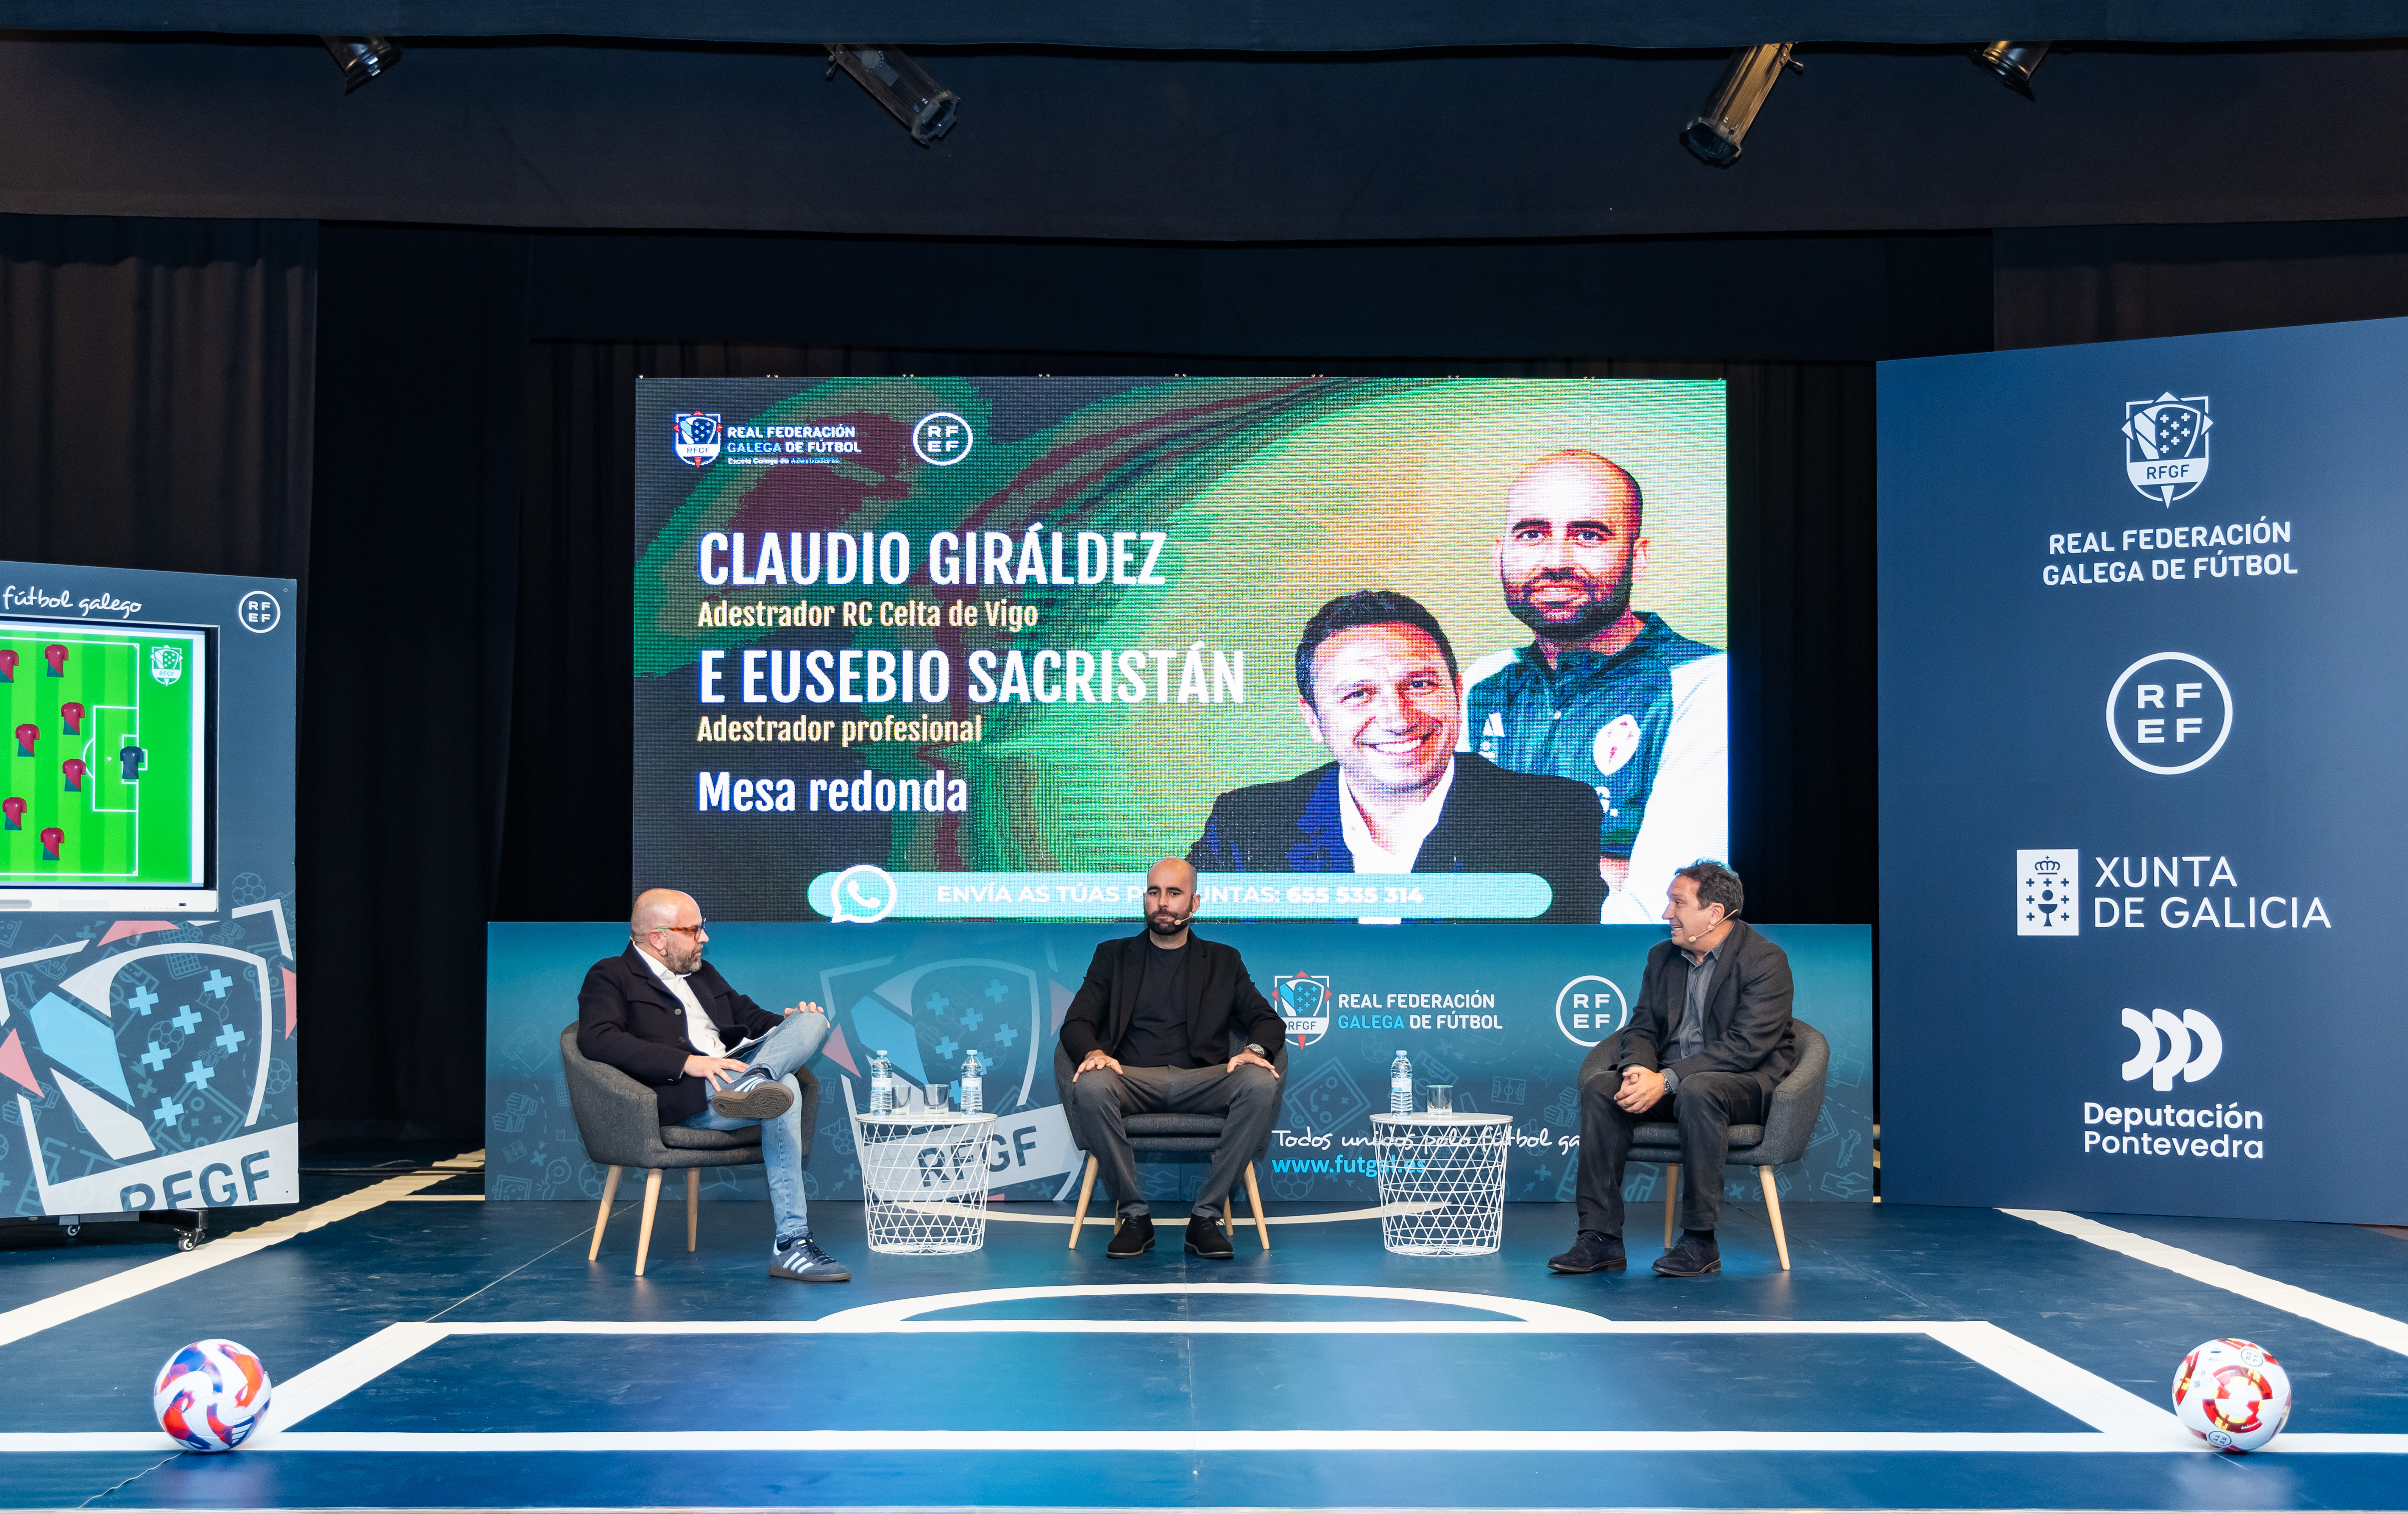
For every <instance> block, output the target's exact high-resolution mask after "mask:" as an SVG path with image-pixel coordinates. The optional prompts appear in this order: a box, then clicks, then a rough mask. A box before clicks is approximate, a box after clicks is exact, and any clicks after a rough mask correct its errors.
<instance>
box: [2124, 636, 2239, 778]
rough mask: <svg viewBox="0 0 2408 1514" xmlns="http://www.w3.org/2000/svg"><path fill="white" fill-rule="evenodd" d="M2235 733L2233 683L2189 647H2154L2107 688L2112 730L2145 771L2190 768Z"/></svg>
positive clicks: (2129, 757)
mask: <svg viewBox="0 0 2408 1514" xmlns="http://www.w3.org/2000/svg"><path fill="white" fill-rule="evenodd" d="M2231 734H2232V689H2231V687H2230V686H2229V685H2227V684H2226V683H2225V682H2224V675H2223V674H2222V673H2220V672H2217V671H2216V670H2214V668H2211V667H2209V666H2208V665H2207V663H2206V661H2205V660H2204V659H2202V658H2200V657H2194V656H2191V655H2190V654H2189V653H2187V652H2152V653H2150V654H2149V655H2148V656H2145V657H2143V658H2142V659H2140V660H2139V661H2138V662H2135V663H2133V664H2132V666H2130V667H2129V668H2127V669H2125V670H2124V671H2123V673H2122V674H2121V675H2120V676H2119V677H2117V678H2116V680H2115V686H2114V687H2113V688H2111V689H2109V690H2108V691H2107V735H2108V738H2109V740H2111V741H2113V742H2114V743H2115V750H2116V751H2118V752H2121V753H2122V754H2124V760H2125V761H2127V762H2129V763H2130V764H2131V765H2132V766H2134V767H2136V768H2138V769H2140V770H2141V771H2143V772H2154V773H2159V774H2171V773H2177V772H2188V771H2191V770H2192V769H2193V768H2197V767H2200V766H2202V765H2204V764H2205V763H2206V761H2207V760H2208V758H2210V757H2214V756H2215V754H2216V753H2218V752H2221V751H2223V750H2224V739H2225V738H2226V737H2228V736H2229V735H2231Z"/></svg>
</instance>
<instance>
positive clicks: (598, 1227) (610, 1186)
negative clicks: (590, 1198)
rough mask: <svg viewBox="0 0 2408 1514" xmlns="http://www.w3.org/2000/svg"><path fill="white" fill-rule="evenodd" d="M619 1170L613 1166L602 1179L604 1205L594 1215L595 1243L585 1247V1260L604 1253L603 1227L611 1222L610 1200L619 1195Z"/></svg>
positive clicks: (591, 1259)
mask: <svg viewBox="0 0 2408 1514" xmlns="http://www.w3.org/2000/svg"><path fill="white" fill-rule="evenodd" d="M619 1172H620V1169H618V1168H616V1167H613V1168H611V1169H610V1173H609V1176H607V1177H605V1178H603V1179H602V1207H601V1208H600V1209H598V1210H596V1211H595V1215H594V1244H593V1245H592V1246H589V1247H586V1248H585V1260H586V1261H588V1262H591V1261H593V1260H594V1259H595V1257H598V1256H600V1255H601V1254H602V1227H603V1226H605V1225H607V1224H609V1223H610V1201H611V1200H612V1199H615V1198H617V1197H618V1196H619Z"/></svg>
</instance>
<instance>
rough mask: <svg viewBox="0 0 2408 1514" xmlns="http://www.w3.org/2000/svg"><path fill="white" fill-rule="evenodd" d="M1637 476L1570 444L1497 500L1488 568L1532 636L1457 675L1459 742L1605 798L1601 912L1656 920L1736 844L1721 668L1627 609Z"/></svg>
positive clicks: (1716, 655)
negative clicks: (1705, 863) (1677, 891)
mask: <svg viewBox="0 0 2408 1514" xmlns="http://www.w3.org/2000/svg"><path fill="white" fill-rule="evenodd" d="M1643 503H1644V501H1643V500H1642V498H1641V493H1640V488H1639V481H1638V480H1637V479H1635V478H1633V477H1632V476H1631V475H1630V474H1629V473H1628V472H1627V470H1626V469H1623V468H1621V467H1620V466H1619V465H1617V464H1615V463H1613V462H1612V461H1611V460H1609V459H1607V458H1605V457H1601V456H1599V455H1598V454H1596V453H1593V452H1584V451H1581V450H1578V449H1570V448H1568V449H1566V450H1564V451H1561V452H1553V453H1549V454H1547V455H1546V456H1544V457H1541V458H1540V459H1539V460H1538V461H1536V462H1534V463H1532V464H1531V465H1530V466H1529V467H1527V468H1526V469H1523V470H1522V472H1521V474H1520V475H1519V476H1518V477H1516V478H1515V479H1514V480H1513V482H1512V485H1511V486H1510V487H1508V488H1507V489H1506V491H1505V520H1504V529H1503V530H1502V531H1501V532H1499V533H1498V537H1497V539H1496V541H1494V542H1493V543H1492V544H1491V546H1490V561H1491V563H1492V564H1493V565H1494V567H1495V568H1496V570H1497V580H1498V585H1499V587H1501V588H1502V589H1503V591H1504V595H1505V608H1506V610H1507V611H1508V612H1509V613H1511V614H1512V616H1513V618H1514V619H1516V620H1519V621H1520V622H1521V623H1522V624H1523V625H1525V626H1527V627H1529V628H1530V630H1531V631H1532V632H1533V633H1534V639H1533V640H1532V641H1531V642H1530V644H1529V645H1527V646H1526V647H1523V648H1521V649H1520V650H1519V651H1513V652H1499V653H1496V654H1494V655H1492V656H1485V657H1483V658H1481V659H1480V660H1479V661H1477V662H1474V663H1473V664H1472V665H1471V666H1470V667H1469V668H1468V669H1466V670H1464V683H1465V685H1467V687H1466V691H1465V695H1464V703H1465V719H1464V744H1465V746H1466V747H1467V748H1468V749H1469V750H1471V751H1476V752H1478V753H1479V754H1480V755H1481V756H1482V757H1486V758H1487V759H1488V760H1489V761H1491V762H1494V763H1496V764H1497V765H1498V767H1500V768H1507V769H1511V770H1512V771H1515V772H1533V773H1548V774H1552V775H1554V776H1555V777H1560V778H1570V779H1573V780H1575V781H1577V782H1579V783H1581V784H1584V785H1585V786H1587V787H1589V788H1590V789H1592V790H1593V791H1595V793H1596V795H1597V800H1598V812H1599V815H1598V875H1599V876H1600V877H1601V878H1602V879H1603V880H1604V881H1605V884H1606V886H1607V887H1608V888H1609V889H1610V890H1611V892H1610V893H1609V894H1608V896H1607V899H1606V901H1605V908H1604V910H1603V912H1602V917H1603V918H1604V919H1606V920H1608V921H1613V922H1617V923H1619V922H1626V921H1627V922H1629V923H1633V924H1641V923H1644V922H1646V921H1650V920H1653V919H1655V918H1656V917H1657V916H1658V915H1659V914H1660V913H1661V912H1662V910H1663V908H1664V901H1665V899H1666V890H1667V889H1668V888H1670V886H1671V881H1672V874H1673V871H1674V870H1675V869H1677V868H1679V867H1681V866H1683V865H1684V864H1685V863H1687V862H1688V861H1690V860H1691V859H1692V858H1699V857H1721V856H1724V855H1726V853H1727V852H1728V850H1729V837H1730V827H1729V818H1728V810H1729V802H1730V799H1729V789H1730V777H1729V756H1728V754H1729V737H1728V720H1729V716H1728V706H1729V699H1730V694H1729V683H1730V674H1729V664H1730V659H1729V657H1728V656H1726V655H1725V654H1723V653H1720V652H1717V651H1715V650H1714V649H1713V647H1710V646H1707V645H1705V644H1704V643H1703V642H1693V641H1691V640H1689V639H1688V638H1687V637H1685V636H1683V635H1681V634H1680V633H1678V632H1676V631H1674V630H1673V629H1672V627H1670V626H1668V625H1666V624H1665V623H1664V620H1663V617H1661V616H1660V615H1656V614H1655V613H1652V612H1648V611H1634V610H1632V609H1631V608H1630V599H1631V595H1632V593H1633V591H1634V590H1636V589H1637V588H1638V587H1639V585H1640V584H1641V583H1642V582H1643V581H1644V580H1645V579H1646V576H1647V537H1646V535H1645V532H1644V530H1643V529H1642V526H1641V512H1642V507H1643Z"/></svg>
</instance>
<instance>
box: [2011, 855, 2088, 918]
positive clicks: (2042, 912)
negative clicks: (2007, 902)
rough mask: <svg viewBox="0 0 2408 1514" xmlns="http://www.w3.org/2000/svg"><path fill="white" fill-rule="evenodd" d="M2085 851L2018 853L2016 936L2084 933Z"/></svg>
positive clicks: (2016, 872) (2016, 859)
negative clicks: (2079, 908)
mask: <svg viewBox="0 0 2408 1514" xmlns="http://www.w3.org/2000/svg"><path fill="white" fill-rule="evenodd" d="M2081 874H2082V851H2081V849H2080V848H2079V847H2070V846H2069V847H2059V848H2056V849H2054V850H2046V851H2025V852H2017V853H2016V854H2015V934H2017V935H2019V936H2078V935H2080V934H2082V916H2081V913H2080V911H2079V910H2078V909H2077V908H2076V906H2078V905H2079V904H2080V903H2081V899H2080V897H2079V896H2080V894H2081V892H2082V876H2081Z"/></svg>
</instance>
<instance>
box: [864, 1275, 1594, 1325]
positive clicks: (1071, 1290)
mask: <svg viewBox="0 0 2408 1514" xmlns="http://www.w3.org/2000/svg"><path fill="white" fill-rule="evenodd" d="M1169 1293H1177V1294H1188V1295H1193V1296H1196V1297H1200V1298H1212V1297H1216V1296H1217V1297H1258V1296H1263V1295H1270V1296H1273V1297H1282V1298H1344V1299H1381V1300H1398V1301H1401V1302H1404V1303H1409V1304H1444V1305H1453V1306H1454V1307H1456V1308H1459V1309H1479V1310H1482V1311H1484V1312H1485V1313H1489V1314H1502V1315H1510V1316H1512V1318H1514V1319H1522V1320H1527V1321H1528V1322H1530V1323H1532V1324H1541V1325H1552V1326H1555V1328H1557V1329H1569V1330H1580V1329H1584V1328H1587V1327H1590V1326H1594V1325H1598V1324H1602V1323H1604V1322H1605V1317H1604V1316H1603V1315H1600V1314H1592V1313H1590V1312H1589V1311H1588V1310H1586V1309H1572V1308H1567V1307H1565V1306H1564V1305H1560V1304H1541V1303H1538V1302H1536V1301H1534V1300H1530V1299H1515V1298H1501V1297H1498V1295H1496V1294H1493V1293H1461V1292H1455V1291H1445V1290H1440V1289H1433V1288H1371V1287H1359V1286H1349V1285H1343V1284H1329V1283H1120V1284H1070V1285H1065V1286H1057V1287H1051V1288H982V1289H974V1290H971V1291H968V1292H962V1293H931V1294H927V1295H925V1296H923V1297H920V1298H907V1299H887V1300H884V1301H882V1302H881V1303H877V1304H865V1305H861V1306H859V1307H858V1308H852V1309H841V1310H839V1311H838V1312H837V1313H835V1314H832V1315H828V1316H827V1317H825V1318H824V1319H821V1320H820V1321H819V1323H820V1325H821V1326H822V1327H823V1328H833V1329H843V1330H891V1329H893V1328H895V1327H896V1325H899V1324H901V1323H903V1322H904V1321H906V1320H909V1319H913V1318H914V1317H915V1316H918V1315H923V1314H927V1313H930V1312H932V1311H935V1310H938V1309H965V1308H971V1307H974V1306H976V1305H982V1304H1017V1303H1021V1302H1023V1301H1025V1300H1029V1299H1074V1298H1132V1297H1139V1296H1144V1295H1158V1294H1169ZM965 1322H978V1323H984V1322H987V1321H965ZM992 1322H993V1323H996V1324H1001V1323H1005V1322H1006V1321H1003V1320H996V1321H992ZM1096 1322H1097V1323H1105V1324H1117V1323H1121V1322H1122V1321H1117V1320H1101V1321H1096ZM1128 1322H1130V1323H1138V1322H1139V1321H1128ZM1231 1322H1233V1323H1242V1322H1244V1321H1231ZM1264 1322H1265V1323H1274V1322H1273V1321H1264ZM1431 1322H1436V1321H1431Z"/></svg>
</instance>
